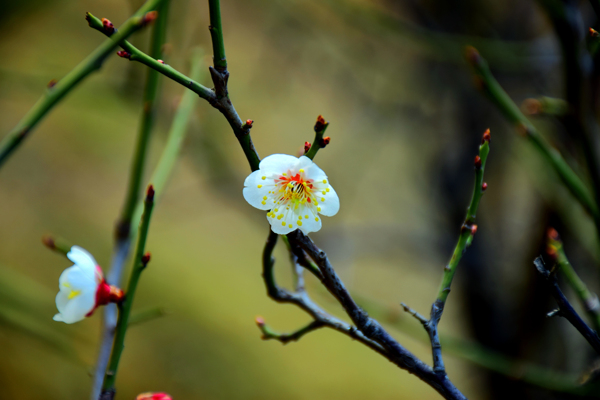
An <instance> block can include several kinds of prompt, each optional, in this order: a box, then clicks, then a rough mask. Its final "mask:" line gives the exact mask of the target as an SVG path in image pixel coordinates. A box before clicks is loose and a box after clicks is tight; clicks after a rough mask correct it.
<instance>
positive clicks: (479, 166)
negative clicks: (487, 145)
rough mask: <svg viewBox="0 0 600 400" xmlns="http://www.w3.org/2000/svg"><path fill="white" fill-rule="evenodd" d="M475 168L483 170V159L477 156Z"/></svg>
mask: <svg viewBox="0 0 600 400" xmlns="http://www.w3.org/2000/svg"><path fill="white" fill-rule="evenodd" d="M475 168H477V169H480V168H481V157H479V156H475Z"/></svg>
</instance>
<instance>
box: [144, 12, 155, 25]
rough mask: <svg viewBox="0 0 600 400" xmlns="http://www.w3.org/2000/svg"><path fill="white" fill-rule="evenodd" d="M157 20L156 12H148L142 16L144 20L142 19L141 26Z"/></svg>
mask: <svg viewBox="0 0 600 400" xmlns="http://www.w3.org/2000/svg"><path fill="white" fill-rule="evenodd" d="M156 18H158V11H150V12H148V13H146V15H144V19H142V25H144V26H145V25H148V24H151V23H152V22H154V21H155V20H156Z"/></svg>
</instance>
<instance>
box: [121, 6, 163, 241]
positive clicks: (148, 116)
mask: <svg viewBox="0 0 600 400" xmlns="http://www.w3.org/2000/svg"><path fill="white" fill-rule="evenodd" d="M168 10H169V0H165V1H164V2H163V3H162V4H161V5H160V6H159V8H158V9H157V11H158V19H157V21H156V22H155V25H154V29H153V30H152V40H151V43H150V55H151V56H152V57H153V58H157V59H160V58H163V57H162V48H163V44H164V43H165V37H166V32H167V18H168ZM159 77H160V74H159V73H158V71H156V70H154V69H149V70H148V75H147V77H146V85H145V88H144V101H143V108H142V119H141V122H140V129H139V133H138V140H137V145H136V148H135V153H134V158H133V162H132V164H131V171H130V174H129V186H128V190H127V195H126V198H125V203H124V206H123V211H122V213H121V218H120V220H119V222H118V224H117V238H119V239H124V240H126V239H127V238H128V237H129V232H130V230H131V221H132V219H131V218H132V216H133V212H134V210H135V206H136V204H137V203H138V200H139V198H140V194H141V191H142V179H143V176H144V166H145V165H146V154H147V152H148V145H149V143H150V133H151V131H152V128H153V126H154V121H155V119H156V105H157V102H158V91H159V85H158V83H159V79H158V78H159Z"/></svg>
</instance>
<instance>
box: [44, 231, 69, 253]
mask: <svg viewBox="0 0 600 400" xmlns="http://www.w3.org/2000/svg"><path fill="white" fill-rule="evenodd" d="M42 243H44V245H45V246H46V247H47V248H49V249H50V250H54V251H56V252H57V253H60V254H62V255H63V256H65V257H66V256H67V254H68V253H69V252H70V251H71V247H73V245H72V244H71V243H70V242H68V241H67V240H65V239H62V238H54V237H52V236H50V235H45V236H44V237H42Z"/></svg>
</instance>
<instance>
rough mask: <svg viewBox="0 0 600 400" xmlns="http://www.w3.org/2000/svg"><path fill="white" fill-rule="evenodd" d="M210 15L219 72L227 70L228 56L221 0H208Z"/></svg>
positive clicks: (216, 65)
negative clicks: (224, 38)
mask: <svg viewBox="0 0 600 400" xmlns="http://www.w3.org/2000/svg"><path fill="white" fill-rule="evenodd" d="M208 10H209V15H210V26H209V27H208V29H209V30H210V37H211V39H212V46H213V53H214V59H213V63H214V66H215V69H216V70H217V71H219V72H221V73H222V72H224V71H226V70H227V58H226V57H225V43H224V41H223V26H222V24H221V4H220V1H219V0H208Z"/></svg>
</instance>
